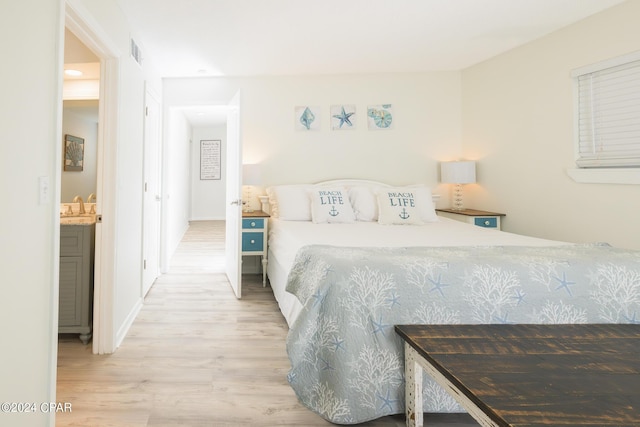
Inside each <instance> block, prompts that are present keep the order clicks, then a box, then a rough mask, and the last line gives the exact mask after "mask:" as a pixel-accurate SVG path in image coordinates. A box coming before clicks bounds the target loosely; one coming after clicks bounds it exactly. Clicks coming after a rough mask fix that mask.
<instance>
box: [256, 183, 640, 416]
mask: <svg viewBox="0 0 640 427" xmlns="http://www.w3.org/2000/svg"><path fill="white" fill-rule="evenodd" d="M267 194H268V203H265V205H264V206H263V209H265V210H268V211H270V213H271V215H272V218H271V219H270V225H269V230H270V231H269V255H268V259H269V263H268V269H267V274H268V276H269V281H270V284H271V287H272V288H273V292H274V295H275V297H276V299H277V301H278V304H279V306H280V309H281V311H282V313H283V315H284V317H285V319H286V321H287V323H288V325H289V327H290V330H289V334H288V337H287V352H288V355H289V359H290V361H291V370H290V372H289V374H288V381H289V383H290V384H291V387H292V388H293V389H294V390H295V392H296V394H297V396H298V399H299V400H300V401H301V402H302V403H303V404H304V405H305V406H307V407H308V408H309V409H311V410H312V411H314V412H316V413H317V414H319V415H320V416H322V417H323V418H325V419H326V420H328V421H331V422H334V423H338V424H356V423H361V422H365V421H368V420H372V419H376V418H379V417H383V416H386V415H392V414H399V413H403V412H404V368H403V349H402V344H401V341H400V340H399V338H398V337H397V336H396V335H395V334H394V332H393V325H395V324H425V323H433V324H447V323H450V324H464V323H467V324H473V323H604V322H611V323H638V320H640V319H638V317H637V314H640V253H639V252H637V251H628V250H621V249H617V248H613V247H611V246H609V245H607V244H571V243H567V242H559V241H552V240H545V239H539V238H533V237H528V236H521V235H516V234H512V233H506V232H502V231H497V230H489V229H483V228H481V227H476V226H473V225H470V224H465V223H462V222H458V221H455V220H451V219H448V218H440V217H438V216H437V215H436V214H435V210H434V202H433V196H432V194H431V192H430V190H429V189H428V188H426V187H425V186H419V185H418V186H403V187H392V186H387V185H385V184H383V183H378V182H371V181H360V180H340V181H329V182H323V183H319V184H315V185H291V186H275V187H270V188H269V189H267ZM424 409H425V411H427V412H463V410H462V408H461V407H459V406H458V404H457V403H456V402H455V401H454V400H453V399H452V398H451V397H450V396H449V395H448V394H447V393H446V392H445V391H444V390H443V389H441V388H440V387H439V386H438V385H436V384H435V383H434V382H433V381H431V380H430V379H429V378H426V377H425V378H424Z"/></svg>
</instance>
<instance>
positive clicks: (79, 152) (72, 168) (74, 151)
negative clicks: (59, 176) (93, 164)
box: [64, 135, 84, 172]
mask: <svg viewBox="0 0 640 427" xmlns="http://www.w3.org/2000/svg"><path fill="white" fill-rule="evenodd" d="M83 165H84V139H83V138H78V137H77V136H72V135H65V136H64V170H65V171H69V172H82V167H83Z"/></svg>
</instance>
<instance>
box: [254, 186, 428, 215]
mask: <svg viewBox="0 0 640 427" xmlns="http://www.w3.org/2000/svg"><path fill="white" fill-rule="evenodd" d="M312 185H318V186H320V185H327V186H329V185H335V186H344V187H349V186H355V185H364V186H371V187H392V186H391V185H389V184H386V183H384V182H379V181H372V180H368V179H352V178H347V179H332V180H329V181H321V182H316V183H315V184H312ZM258 198H259V199H260V205H261V208H262V211H263V212H266V213H268V214H270V213H271V208H270V207H269V197H268V196H266V195H263V196H258ZM431 198H432V200H433V203H434V204H435V203H436V202H437V201H438V200H439V199H440V195H439V194H432V195H431Z"/></svg>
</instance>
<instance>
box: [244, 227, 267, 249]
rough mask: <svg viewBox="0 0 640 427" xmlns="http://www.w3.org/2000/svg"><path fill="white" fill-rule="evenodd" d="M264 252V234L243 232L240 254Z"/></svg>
mask: <svg viewBox="0 0 640 427" xmlns="http://www.w3.org/2000/svg"><path fill="white" fill-rule="evenodd" d="M263 250H264V233H262V232H256V233H252V232H247V231H245V232H243V233H242V252H262V251H263Z"/></svg>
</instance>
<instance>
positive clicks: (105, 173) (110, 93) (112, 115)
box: [65, 2, 119, 354]
mask: <svg viewBox="0 0 640 427" xmlns="http://www.w3.org/2000/svg"><path fill="white" fill-rule="evenodd" d="M88 22H92V17H91V16H90V15H89V14H88V13H87V12H86V11H85V10H83V9H81V8H79V6H76V5H72V4H70V3H69V2H67V3H66V4H65V30H66V31H68V32H69V33H71V34H73V36H74V37H75V38H77V40H78V41H79V42H80V43H81V44H82V45H83V46H84V47H85V48H86V49H87V50H88V51H90V52H91V53H92V54H93V55H94V56H95V58H97V59H98V62H99V77H98V84H97V92H98V95H97V99H98V128H97V143H96V155H95V156H96V158H95V161H96V166H95V170H96V183H95V194H96V195H97V200H96V205H95V211H96V215H97V217H98V218H101V219H102V221H100V222H98V223H96V226H95V258H94V275H93V276H94V294H93V297H94V298H93V342H92V352H93V353H95V354H105V353H112V352H113V351H114V350H115V339H114V333H113V311H114V310H113V305H114V302H113V285H112V284H113V277H114V265H115V262H114V258H115V249H114V248H115V242H114V237H113V236H114V235H115V233H114V219H115V214H116V211H115V203H114V197H113V188H114V183H115V176H116V173H115V167H116V155H115V148H116V147H115V145H114V144H107V143H106V141H113V140H115V135H116V131H117V129H116V125H115V123H116V118H117V97H118V82H117V76H118V69H119V65H118V59H117V58H118V56H119V53H118V49H116V48H115V47H114V46H115V45H114V44H113V43H112V42H111V41H109V40H107V39H105V37H104V35H102V34H101V35H99V34H97V33H96V31H95V30H94V29H93V28H92V27H91V25H89V24H87V23H88ZM66 47H67V44H66V40H65V50H66ZM65 62H66V61H65ZM94 91H95V88H94ZM91 96H93V97H94V98H95V94H94V95H91Z"/></svg>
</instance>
